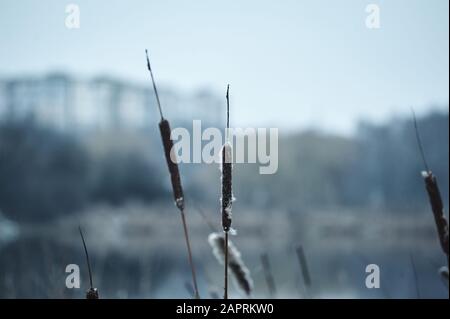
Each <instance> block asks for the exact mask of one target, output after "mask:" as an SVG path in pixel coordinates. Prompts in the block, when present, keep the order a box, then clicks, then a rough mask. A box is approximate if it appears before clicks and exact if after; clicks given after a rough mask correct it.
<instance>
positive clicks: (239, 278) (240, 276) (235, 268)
mask: <svg viewBox="0 0 450 319" xmlns="http://www.w3.org/2000/svg"><path fill="white" fill-rule="evenodd" d="M208 242H209V244H210V246H211V247H212V249H213V254H214V256H215V257H216V259H217V260H218V261H219V263H220V264H222V265H223V264H224V263H225V238H224V235H223V234H220V233H211V234H210V235H209V237H208ZM228 267H229V272H230V273H231V274H232V277H233V282H234V284H235V285H236V287H237V288H238V289H239V290H240V291H243V292H244V293H245V294H247V295H250V294H251V292H252V290H253V280H252V278H251V276H250V271H249V270H248V268H247V267H246V266H245V264H244V262H243V261H242V258H241V253H240V252H239V251H238V250H237V248H236V247H235V246H234V245H233V243H232V242H231V241H228Z"/></svg>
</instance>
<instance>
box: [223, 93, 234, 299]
mask: <svg viewBox="0 0 450 319" xmlns="http://www.w3.org/2000/svg"><path fill="white" fill-rule="evenodd" d="M229 93H230V85H228V86H227V94H226V99H227V126H226V132H225V133H226V134H225V135H226V141H225V144H224V145H223V147H222V166H221V170H222V197H221V204H222V228H223V231H224V233H225V241H224V251H225V265H224V266H225V267H224V268H225V272H224V281H225V284H224V294H223V298H224V299H228V264H229V263H228V233H229V231H230V229H231V208H232V204H233V189H232V169H233V167H232V165H233V164H232V151H233V150H232V147H231V144H230V136H229V129H230V95H229Z"/></svg>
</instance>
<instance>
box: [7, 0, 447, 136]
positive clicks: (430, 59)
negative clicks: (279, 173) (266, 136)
mask: <svg viewBox="0 0 450 319" xmlns="http://www.w3.org/2000/svg"><path fill="white" fill-rule="evenodd" d="M69 3H74V4H77V5H79V8H80V22H81V25H80V29H71V30H70V29H67V28H66V27H65V18H66V15H67V14H66V13H65V6H66V5H67V4H69ZM370 3H375V4H378V5H379V7H380V23H381V28H380V29H368V28H366V25H365V20H366V17H367V15H368V13H366V12H365V8H366V6H367V5H368V4H370ZM448 6H449V1H447V0H430V1H424V0H389V1H388V0H384V1H380V0H378V1H375V0H368V1H363V0H345V1H344V0H340V1H337V0H282V1H274V0H271V1H265V0H251V1H248V0H247V1H231V0H230V1H214V0H191V1H182V0H164V1H153V0H141V1H124V0H123V1H111V0H96V1H93V0H89V1H88V0H73V1H61V0H47V1H32V0H18V1H13V0H11V1H6V0H0V43H1V44H0V77H8V76H17V75H24V74H25V75H26V74H33V75H36V74H42V73H45V72H51V71H61V70H62V71H68V72H70V73H73V74H74V75H76V76H80V77H90V76H95V75H98V74H107V75H113V76H118V77H120V78H123V79H125V80H130V81H133V82H139V83H147V82H148V73H147V70H146V66H145V55H144V49H145V48H148V49H149V52H150V57H151V60H152V66H153V68H154V72H155V76H156V79H157V81H158V83H159V84H160V85H161V86H162V85H170V86H172V87H174V88H177V89H180V90H181V91H183V92H189V91H191V90H196V89H200V88H209V89H211V90H212V91H214V92H216V93H218V94H221V95H223V96H224V95H225V88H226V84H227V83H230V84H231V103H232V106H231V107H232V113H231V122H232V124H234V126H241V127H247V126H260V127H268V126H270V127H280V128H281V129H309V128H318V129H322V130H325V131H332V132H339V133H343V134H348V133H351V132H352V131H353V130H354V128H355V127H356V124H357V123H358V120H360V119H367V120H372V121H383V120H386V119H388V118H389V117H391V116H394V115H401V114H409V112H410V107H411V106H413V107H414V108H415V109H416V111H417V112H418V113H419V114H420V113H424V112H426V111H428V110H429V109H430V106H432V105H440V107H441V108H447V107H448V100H449V90H448V86H449V71H448V70H449V42H448V37H449V34H448V33H449V31H448V30H449V19H448V11H449V8H448ZM224 105H225V99H224ZM165 107H170V106H169V105H167V106H165Z"/></svg>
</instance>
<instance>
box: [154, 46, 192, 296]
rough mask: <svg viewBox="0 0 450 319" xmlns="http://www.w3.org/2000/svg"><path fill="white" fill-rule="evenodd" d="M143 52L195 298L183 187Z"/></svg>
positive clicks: (166, 126) (168, 126) (165, 122)
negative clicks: (156, 106)
mask: <svg viewBox="0 0 450 319" xmlns="http://www.w3.org/2000/svg"><path fill="white" fill-rule="evenodd" d="M145 54H146V57H147V69H148V71H149V73H150V76H151V79H152V84H153V90H154V92H155V97H156V102H157V104H158V110H159V115H160V116H161V121H160V122H159V131H160V133H161V139H162V143H163V147H164V156H165V158H166V163H167V167H168V169H169V174H170V181H171V184H172V193H173V197H174V200H175V205H176V206H177V208H178V210H179V211H180V215H181V223H182V225H183V231H184V238H185V241H186V248H187V252H188V260H189V265H190V267H191V273H192V283H193V285H194V295H195V298H200V294H199V292H198V285H197V278H196V274H195V267H194V262H193V259H192V252H191V243H190V240H189V233H188V228H187V223H186V216H185V213H184V195H183V188H182V186H181V178H180V171H179V169H178V164H177V161H176V153H175V152H174V150H173V141H172V139H171V138H170V134H171V129H170V124H169V121H168V120H166V119H165V118H164V116H163V113H162V109H161V102H160V101H159V95H158V90H157V89H156V84H155V78H154V77H153V71H152V68H151V66H150V59H149V58H148V52H147V50H145Z"/></svg>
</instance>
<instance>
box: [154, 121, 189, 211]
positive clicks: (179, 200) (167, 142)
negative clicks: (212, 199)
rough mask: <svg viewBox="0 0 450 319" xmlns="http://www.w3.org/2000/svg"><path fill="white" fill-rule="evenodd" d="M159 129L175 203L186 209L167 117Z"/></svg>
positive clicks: (181, 208) (160, 123)
mask: <svg viewBox="0 0 450 319" xmlns="http://www.w3.org/2000/svg"><path fill="white" fill-rule="evenodd" d="M159 130H160V132H161V139H162V142H163V147H164V155H165V157H166V162H167V167H168V168H169V173H170V181H171V184H172V191H173V197H174V200H175V205H176V206H177V207H178V209H180V210H184V196H183V188H182V186H181V178H180V171H179V170H178V164H177V163H176V162H175V159H176V155H175V153H174V151H173V141H172V139H171V138H170V133H171V130H170V124H169V121H167V120H166V119H162V120H161V122H159Z"/></svg>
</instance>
